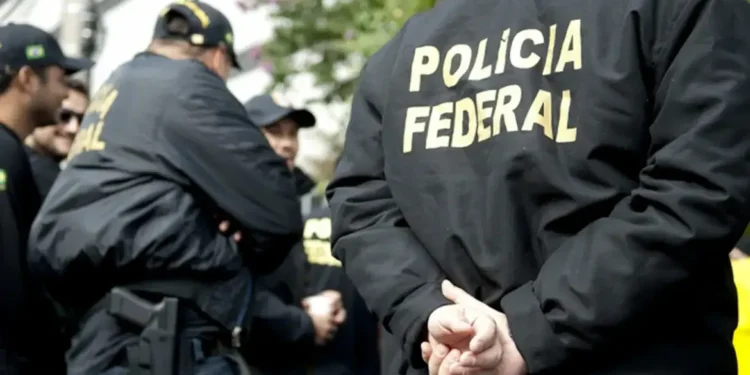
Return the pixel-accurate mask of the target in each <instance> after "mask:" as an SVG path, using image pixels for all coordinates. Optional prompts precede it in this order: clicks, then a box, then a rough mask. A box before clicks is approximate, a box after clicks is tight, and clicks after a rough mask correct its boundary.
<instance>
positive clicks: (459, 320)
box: [427, 305, 474, 342]
mask: <svg viewBox="0 0 750 375" xmlns="http://www.w3.org/2000/svg"><path fill="white" fill-rule="evenodd" d="M463 310H464V308H463V307H461V306H457V305H448V306H443V307H441V308H438V310H435V312H434V313H433V314H432V315H431V316H430V319H429V320H428V322H427V330H428V331H429V332H430V334H431V335H432V336H433V337H434V338H435V339H436V340H437V341H439V342H444V340H446V339H451V338H455V337H461V336H471V335H472V334H473V333H474V329H473V328H472V326H471V322H470V321H469V320H468V319H467V318H466V314H464V313H463Z"/></svg>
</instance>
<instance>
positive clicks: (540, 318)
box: [500, 282, 565, 375]
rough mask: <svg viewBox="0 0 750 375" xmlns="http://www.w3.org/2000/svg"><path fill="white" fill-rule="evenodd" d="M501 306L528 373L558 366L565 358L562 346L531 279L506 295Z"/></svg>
mask: <svg viewBox="0 0 750 375" xmlns="http://www.w3.org/2000/svg"><path fill="white" fill-rule="evenodd" d="M500 306H501V307H502V311H503V312H504V313H505V315H506V317H507V318H508V325H509V327H510V333H511V336H512V337H513V341H514V342H515V343H516V347H517V348H518V351H519V352H520V353H521V356H522V357H523V359H524V360H525V361H526V366H527V368H528V371H529V374H530V375H533V374H539V373H541V372H543V371H546V370H549V369H552V368H555V367H558V366H560V365H561V364H562V363H563V362H564V361H565V347H564V346H563V345H562V344H561V343H560V342H559V339H558V338H557V336H555V333H554V331H553V330H552V327H550V324H549V322H548V321H547V318H546V317H545V316H544V313H543V312H542V309H541V307H540V303H539V300H538V299H537V298H536V295H535V294H534V289H533V287H532V283H531V282H529V283H526V284H524V285H522V286H521V287H519V288H518V289H516V290H514V291H512V292H510V293H508V294H507V295H505V296H504V297H503V298H502V299H501V300H500Z"/></svg>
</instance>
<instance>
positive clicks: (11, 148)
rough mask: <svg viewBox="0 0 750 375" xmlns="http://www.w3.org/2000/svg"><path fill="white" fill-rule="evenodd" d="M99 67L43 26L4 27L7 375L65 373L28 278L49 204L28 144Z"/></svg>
mask: <svg viewBox="0 0 750 375" xmlns="http://www.w3.org/2000/svg"><path fill="white" fill-rule="evenodd" d="M91 65H92V62H91V61H88V60H79V59H71V58H68V57H66V56H65V55H64V54H63V52H62V50H61V49H60V46H59V44H58V43H57V41H56V40H55V38H54V37H53V36H52V35H50V34H48V33H46V32H44V31H43V30H40V29H38V28H36V27H33V26H30V25H22V24H8V25H5V26H2V27H0V267H1V268H2V269H0V285H2V291H1V292H0V374H11V375H12V374H31V373H40V374H41V373H44V374H64V373H65V372H64V371H65V368H64V356H63V354H64V348H63V346H64V344H63V341H62V340H61V337H60V336H59V335H58V333H59V332H60V329H59V326H58V325H57V324H56V320H55V318H54V316H55V315H54V310H53V309H52V306H51V305H50V304H49V303H46V302H45V299H44V298H43V295H44V292H43V291H42V289H41V287H40V286H39V285H38V284H36V283H35V282H34V281H33V280H32V279H30V278H29V277H28V276H27V275H28V272H27V271H26V270H27V267H26V242H27V238H28V234H29V229H30V227H31V223H32V220H33V219H34V215H36V213H37V211H38V209H39V206H40V204H41V197H40V196H39V193H38V191H37V189H35V188H34V186H35V182H34V177H33V174H32V170H31V166H30V165H29V161H28V158H27V154H26V151H25V147H24V145H23V142H22V139H24V138H26V137H27V136H28V135H29V134H30V133H32V132H33V131H34V129H35V128H37V127H38V126H43V125H47V124H50V123H53V122H54V121H55V115H56V114H57V110H58V108H60V104H61V102H62V101H63V100H64V99H65V98H66V96H67V95H68V87H67V85H66V79H67V76H68V75H69V74H71V73H74V72H76V71H79V70H83V69H88V68H90V67H91Z"/></svg>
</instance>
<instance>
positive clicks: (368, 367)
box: [354, 295, 380, 375]
mask: <svg viewBox="0 0 750 375" xmlns="http://www.w3.org/2000/svg"><path fill="white" fill-rule="evenodd" d="M354 308H355V309H356V311H354V315H355V319H357V321H356V325H357V326H356V330H357V331H356V337H357V343H356V345H357V348H356V358H355V360H356V361H357V374H361V375H378V374H380V351H379V347H378V330H379V329H380V325H378V321H377V319H376V318H375V315H373V314H372V312H370V310H369V309H368V308H367V305H365V301H363V300H362V297H360V296H359V295H356V298H355V300H354Z"/></svg>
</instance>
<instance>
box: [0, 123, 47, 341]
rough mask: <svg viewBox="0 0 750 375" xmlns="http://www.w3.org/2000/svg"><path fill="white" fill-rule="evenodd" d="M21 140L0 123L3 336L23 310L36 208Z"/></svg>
mask: <svg viewBox="0 0 750 375" xmlns="http://www.w3.org/2000/svg"><path fill="white" fill-rule="evenodd" d="M34 186H35V183H34V177H33V175H32V172H31V166H30V165H29V161H28V159H27V157H26V152H25V151H24V146H23V143H22V142H21V140H20V139H19V138H18V136H16V134H15V133H13V131H11V130H10V129H9V128H8V127H6V126H5V125H0V257H2V258H1V259H0V267H2V271H1V272H0V280H2V283H1V284H0V285H2V286H3V288H2V297H0V299H2V301H3V302H2V304H0V306H2V307H1V308H0V311H2V314H3V315H2V317H0V324H2V327H3V333H2V334H3V337H8V336H7V335H10V336H13V334H14V333H15V332H12V331H14V330H15V329H17V327H19V324H18V323H19V322H20V321H21V319H22V317H23V314H19V313H18V312H20V311H22V309H19V307H18V306H24V305H25V303H26V299H25V298H24V297H25V288H26V285H25V284H26V283H25V282H24V279H25V275H24V272H23V269H25V268H26V267H25V260H26V258H25V255H24V254H26V241H27V237H28V235H29V228H30V227H31V222H32V220H33V219H34V215H35V214H36V212H37V210H39V205H40V199H39V194H38V192H37V190H36V189H33V188H31V187H34Z"/></svg>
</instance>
